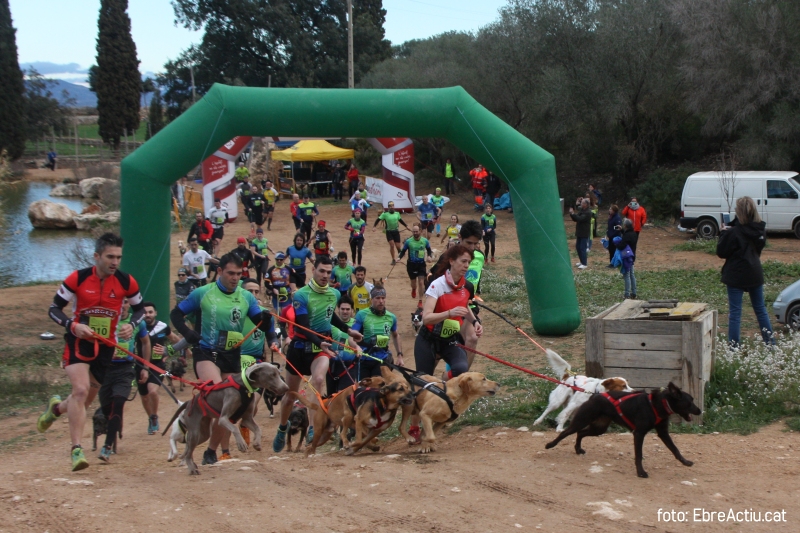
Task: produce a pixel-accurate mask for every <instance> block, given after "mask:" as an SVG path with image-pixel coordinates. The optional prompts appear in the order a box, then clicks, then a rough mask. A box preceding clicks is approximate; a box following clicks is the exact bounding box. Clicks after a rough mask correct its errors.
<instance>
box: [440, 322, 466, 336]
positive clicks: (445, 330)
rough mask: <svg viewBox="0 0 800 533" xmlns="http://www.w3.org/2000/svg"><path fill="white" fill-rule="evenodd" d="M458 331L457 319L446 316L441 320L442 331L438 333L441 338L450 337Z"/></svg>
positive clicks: (459, 326) (459, 328) (459, 327)
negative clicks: (446, 317)
mask: <svg viewBox="0 0 800 533" xmlns="http://www.w3.org/2000/svg"><path fill="white" fill-rule="evenodd" d="M459 331H461V324H460V323H459V322H458V320H453V319H450V318H448V319H446V320H445V321H444V322H442V332H441V333H440V336H441V337H442V338H448V337H452V336H453V335H455V334H456V333H458V332H459Z"/></svg>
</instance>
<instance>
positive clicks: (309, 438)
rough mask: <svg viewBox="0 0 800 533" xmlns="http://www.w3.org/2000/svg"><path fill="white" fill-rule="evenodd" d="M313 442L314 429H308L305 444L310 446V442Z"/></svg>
mask: <svg viewBox="0 0 800 533" xmlns="http://www.w3.org/2000/svg"><path fill="white" fill-rule="evenodd" d="M312 440H314V428H313V427H311V428H308V433H307V434H306V444H307V445H310V444H311V441H312Z"/></svg>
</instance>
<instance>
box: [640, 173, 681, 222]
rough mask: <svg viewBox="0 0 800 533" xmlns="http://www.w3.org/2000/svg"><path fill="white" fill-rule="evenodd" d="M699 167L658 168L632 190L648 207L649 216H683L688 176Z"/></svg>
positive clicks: (668, 217) (668, 218) (659, 218)
mask: <svg viewBox="0 0 800 533" xmlns="http://www.w3.org/2000/svg"><path fill="white" fill-rule="evenodd" d="M695 172H697V169H695V168H692V167H690V166H688V165H682V166H680V167H678V168H675V169H668V168H657V169H655V170H654V171H653V172H651V173H650V174H649V175H648V176H647V177H646V178H645V179H644V181H643V182H642V183H640V184H639V185H638V186H636V188H634V189H633V190H632V191H631V196H635V197H636V198H637V199H638V200H639V203H640V204H642V205H643V206H644V207H645V209H647V214H648V218H650V219H654V220H673V219H676V218H678V217H680V216H681V195H682V194H683V185H684V183H686V178H687V177H688V176H689V175H690V174H693V173H695Z"/></svg>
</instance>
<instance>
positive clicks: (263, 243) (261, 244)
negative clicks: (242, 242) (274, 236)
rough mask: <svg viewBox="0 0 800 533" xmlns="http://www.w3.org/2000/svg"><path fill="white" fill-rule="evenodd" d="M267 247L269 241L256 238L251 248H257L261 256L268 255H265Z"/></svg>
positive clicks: (251, 243)
mask: <svg viewBox="0 0 800 533" xmlns="http://www.w3.org/2000/svg"><path fill="white" fill-rule="evenodd" d="M267 246H268V242H267V239H264V238H261V239H258V238H256V239H253V240H252V241H251V242H250V247H251V248H255V249H256V253H258V254H259V255H267V254H266V253H265V251H266V249H267Z"/></svg>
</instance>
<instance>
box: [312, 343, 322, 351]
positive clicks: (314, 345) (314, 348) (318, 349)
mask: <svg viewBox="0 0 800 533" xmlns="http://www.w3.org/2000/svg"><path fill="white" fill-rule="evenodd" d="M321 351H322V348H320V347H319V346H317V345H316V344H314V343H311V352H312V353H319V352H321Z"/></svg>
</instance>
